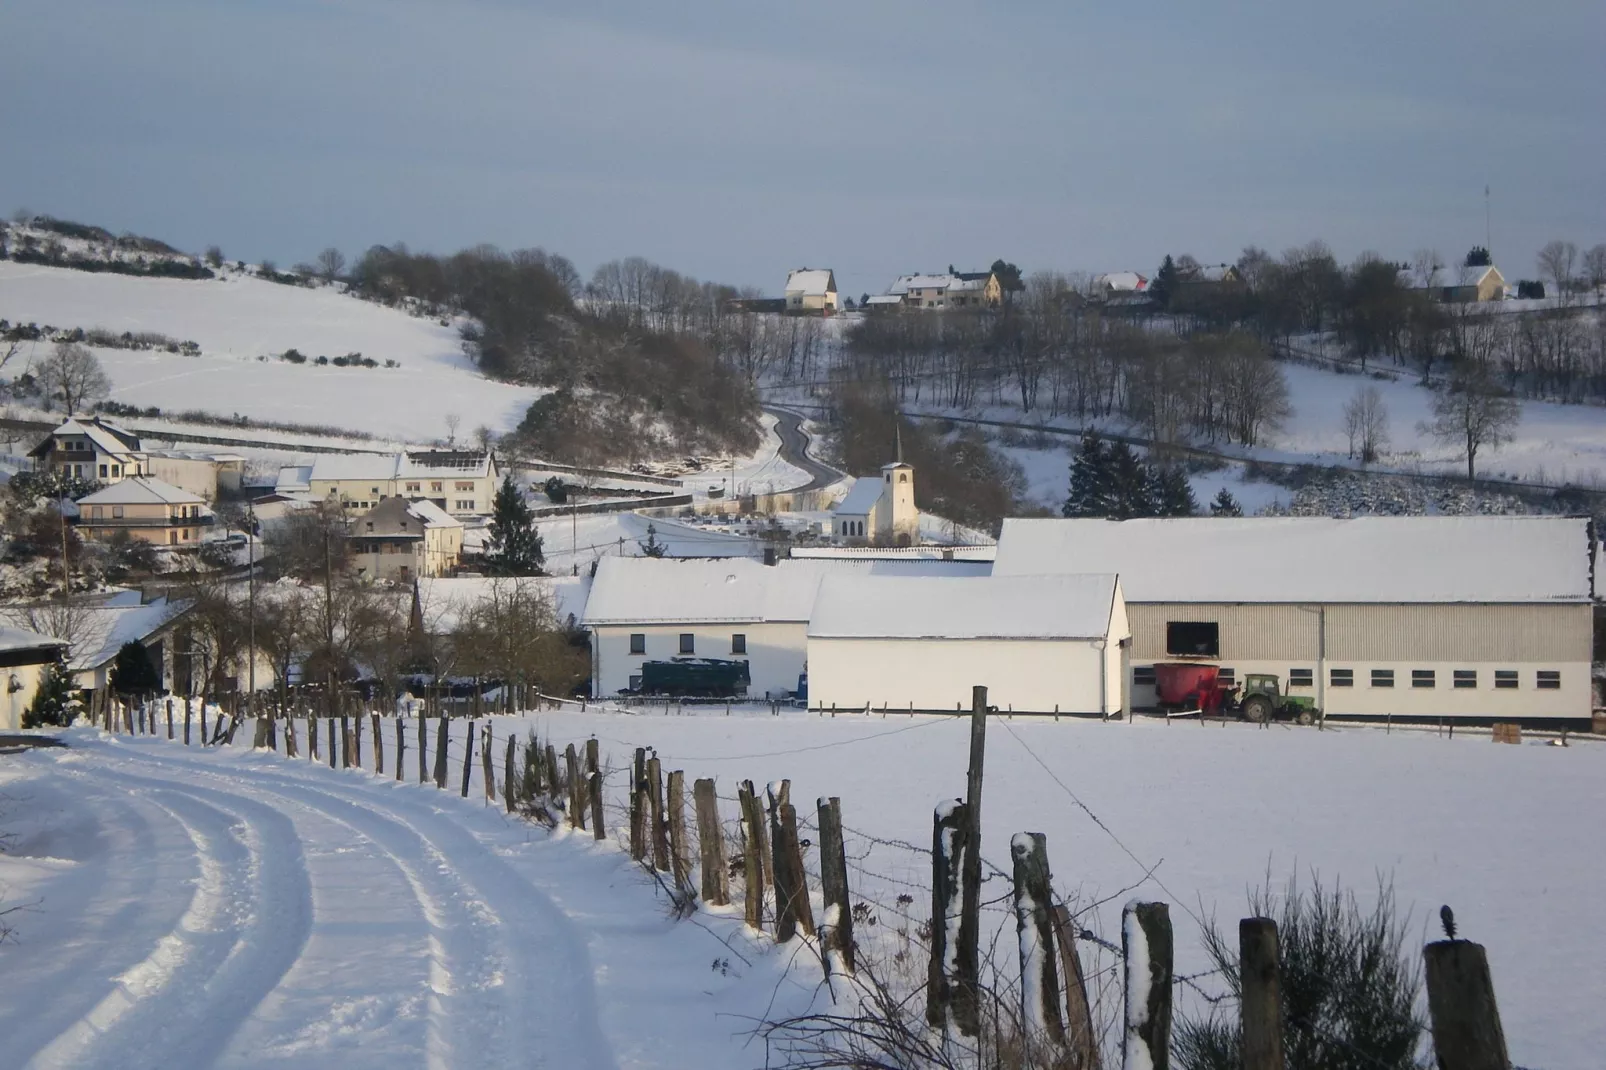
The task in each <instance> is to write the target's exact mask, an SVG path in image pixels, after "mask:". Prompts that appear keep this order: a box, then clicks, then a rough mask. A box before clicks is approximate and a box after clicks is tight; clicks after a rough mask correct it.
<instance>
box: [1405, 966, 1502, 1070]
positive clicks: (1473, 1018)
mask: <svg viewBox="0 0 1606 1070" xmlns="http://www.w3.org/2000/svg"><path fill="white" fill-rule="evenodd" d="M1422 959H1423V961H1424V963H1425V964H1426V966H1427V969H1426V970H1425V971H1424V973H1425V976H1426V979H1427V986H1428V1015H1429V1017H1431V1018H1432V1019H1433V1051H1434V1054H1435V1055H1437V1056H1438V1059H1439V1068H1440V1070H1511V1056H1510V1055H1509V1054H1508V1053H1507V1051H1506V1034H1505V1031H1504V1030H1503V1029H1502V1028H1501V1027H1500V1008H1499V1007H1498V1006H1497V1005H1496V1004H1495V998H1494V978H1493V977H1492V976H1491V975H1490V973H1489V958H1488V955H1487V954H1486V953H1485V951H1484V949H1483V945H1482V944H1475V943H1473V942H1472V941H1470V940H1439V941H1436V942H1434V943H1431V944H1429V945H1427V946H1426V947H1424V948H1423V949H1422Z"/></svg>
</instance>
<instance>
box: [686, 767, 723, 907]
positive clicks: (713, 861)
mask: <svg viewBox="0 0 1606 1070" xmlns="http://www.w3.org/2000/svg"><path fill="white" fill-rule="evenodd" d="M692 798H693V799H694V800H695V801H696V805H697V855H698V861H699V864H700V866H701V868H702V876H703V882H702V883H703V888H702V891H703V902H705V903H707V904H709V905H710V906H716V907H722V906H727V905H729V903H730V901H731V899H730V873H729V872H728V871H727V870H726V868H725V830H724V829H723V828H722V827H721V826H720V823H719V796H718V795H716V794H715V792H714V782H713V781H712V780H698V781H697V782H696V783H694V784H693V785H692Z"/></svg>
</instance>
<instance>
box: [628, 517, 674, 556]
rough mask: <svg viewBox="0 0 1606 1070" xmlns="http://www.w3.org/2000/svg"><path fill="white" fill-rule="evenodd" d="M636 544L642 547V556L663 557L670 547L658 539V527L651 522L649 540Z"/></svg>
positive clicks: (648, 530)
mask: <svg viewBox="0 0 1606 1070" xmlns="http://www.w3.org/2000/svg"><path fill="white" fill-rule="evenodd" d="M636 545H637V546H639V547H641V556H642V557H662V556H664V554H665V553H667V552H668V550H669V547H667V546H665V545H664V544H663V543H661V542H659V541H658V529H657V528H656V527H654V526H653V525H651V524H648V525H647V541H646V542H638V543H636Z"/></svg>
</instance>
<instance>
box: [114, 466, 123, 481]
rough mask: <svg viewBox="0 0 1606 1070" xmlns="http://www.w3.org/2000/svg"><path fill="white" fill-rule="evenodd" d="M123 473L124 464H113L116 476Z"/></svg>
mask: <svg viewBox="0 0 1606 1070" xmlns="http://www.w3.org/2000/svg"><path fill="white" fill-rule="evenodd" d="M122 474H123V466H122V465H120V464H114V465H112V476H113V477H114V478H115V477H117V476H120V475H122Z"/></svg>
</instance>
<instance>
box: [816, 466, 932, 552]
mask: <svg viewBox="0 0 1606 1070" xmlns="http://www.w3.org/2000/svg"><path fill="white" fill-rule="evenodd" d="M831 533H832V534H833V535H835V536H836V537H837V538H839V539H864V540H868V541H873V542H877V543H880V544H882V545H886V546H897V545H901V546H909V545H913V544H914V543H916V542H919V541H920V510H919V509H918V508H916V507H915V470H914V466H913V465H909V464H906V463H904V462H903V461H894V462H892V463H891V464H884V465H882V466H881V473H880V474H879V475H875V476H860V477H859V478H858V479H855V480H854V481H853V487H852V489H851V490H849V491H848V493H847V496H846V497H844V498H843V499H842V500H841V501H840V502H838V503H837V505H836V508H834V509H832V510H831Z"/></svg>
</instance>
